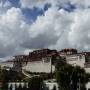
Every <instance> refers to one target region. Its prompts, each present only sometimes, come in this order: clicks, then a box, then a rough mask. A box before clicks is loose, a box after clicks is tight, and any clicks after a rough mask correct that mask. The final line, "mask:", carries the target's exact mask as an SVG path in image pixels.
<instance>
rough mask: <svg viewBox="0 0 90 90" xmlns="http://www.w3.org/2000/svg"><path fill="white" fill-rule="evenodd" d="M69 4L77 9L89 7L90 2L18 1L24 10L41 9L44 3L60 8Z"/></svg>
mask: <svg viewBox="0 0 90 90" xmlns="http://www.w3.org/2000/svg"><path fill="white" fill-rule="evenodd" d="M69 2H70V3H71V4H73V5H75V6H76V7H77V8H87V7H90V0H20V4H21V6H22V7H24V8H33V7H37V8H43V7H44V5H45V4H46V3H48V4H51V5H52V6H60V5H64V4H66V3H69Z"/></svg>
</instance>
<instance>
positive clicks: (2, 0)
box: [0, 0, 12, 14]
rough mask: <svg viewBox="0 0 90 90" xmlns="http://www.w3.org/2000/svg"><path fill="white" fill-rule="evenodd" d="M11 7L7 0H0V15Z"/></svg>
mask: <svg viewBox="0 0 90 90" xmlns="http://www.w3.org/2000/svg"><path fill="white" fill-rule="evenodd" d="M11 6H12V5H11V3H10V2H9V1H8V0H0V14H3V13H5V12H6V11H7V10H8V9H9V8H10V7H11Z"/></svg>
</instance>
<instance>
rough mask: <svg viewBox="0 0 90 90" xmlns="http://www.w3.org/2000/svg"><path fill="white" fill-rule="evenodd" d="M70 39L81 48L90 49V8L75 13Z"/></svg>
mask: <svg viewBox="0 0 90 90" xmlns="http://www.w3.org/2000/svg"><path fill="white" fill-rule="evenodd" d="M69 41H70V43H71V44H72V45H73V46H76V47H78V48H79V49H85V50H90V9H87V10H83V11H77V12H76V13H75V17H74V23H73V24H72V26H71V31H70V32H69Z"/></svg>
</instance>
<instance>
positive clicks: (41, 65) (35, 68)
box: [23, 60, 55, 73]
mask: <svg viewBox="0 0 90 90" xmlns="http://www.w3.org/2000/svg"><path fill="white" fill-rule="evenodd" d="M23 69H25V70H26V71H30V72H46V73H50V72H51V60H49V61H48V62H44V60H42V61H33V62H28V63H27V65H26V66H24V67H23ZM54 70H55V66H53V65H52V71H54Z"/></svg>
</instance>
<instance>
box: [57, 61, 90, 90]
mask: <svg viewBox="0 0 90 90" xmlns="http://www.w3.org/2000/svg"><path fill="white" fill-rule="evenodd" d="M57 65H58V66H56V80H57V82H58V85H59V89H60V90H77V88H79V89H80V90H85V84H86V83H87V82H88V81H89V78H90V77H89V76H90V75H89V74H88V73H86V72H85V70H84V69H82V68H80V67H79V66H75V67H73V66H71V65H69V64H66V63H64V64H62V65H61V64H57Z"/></svg>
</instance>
